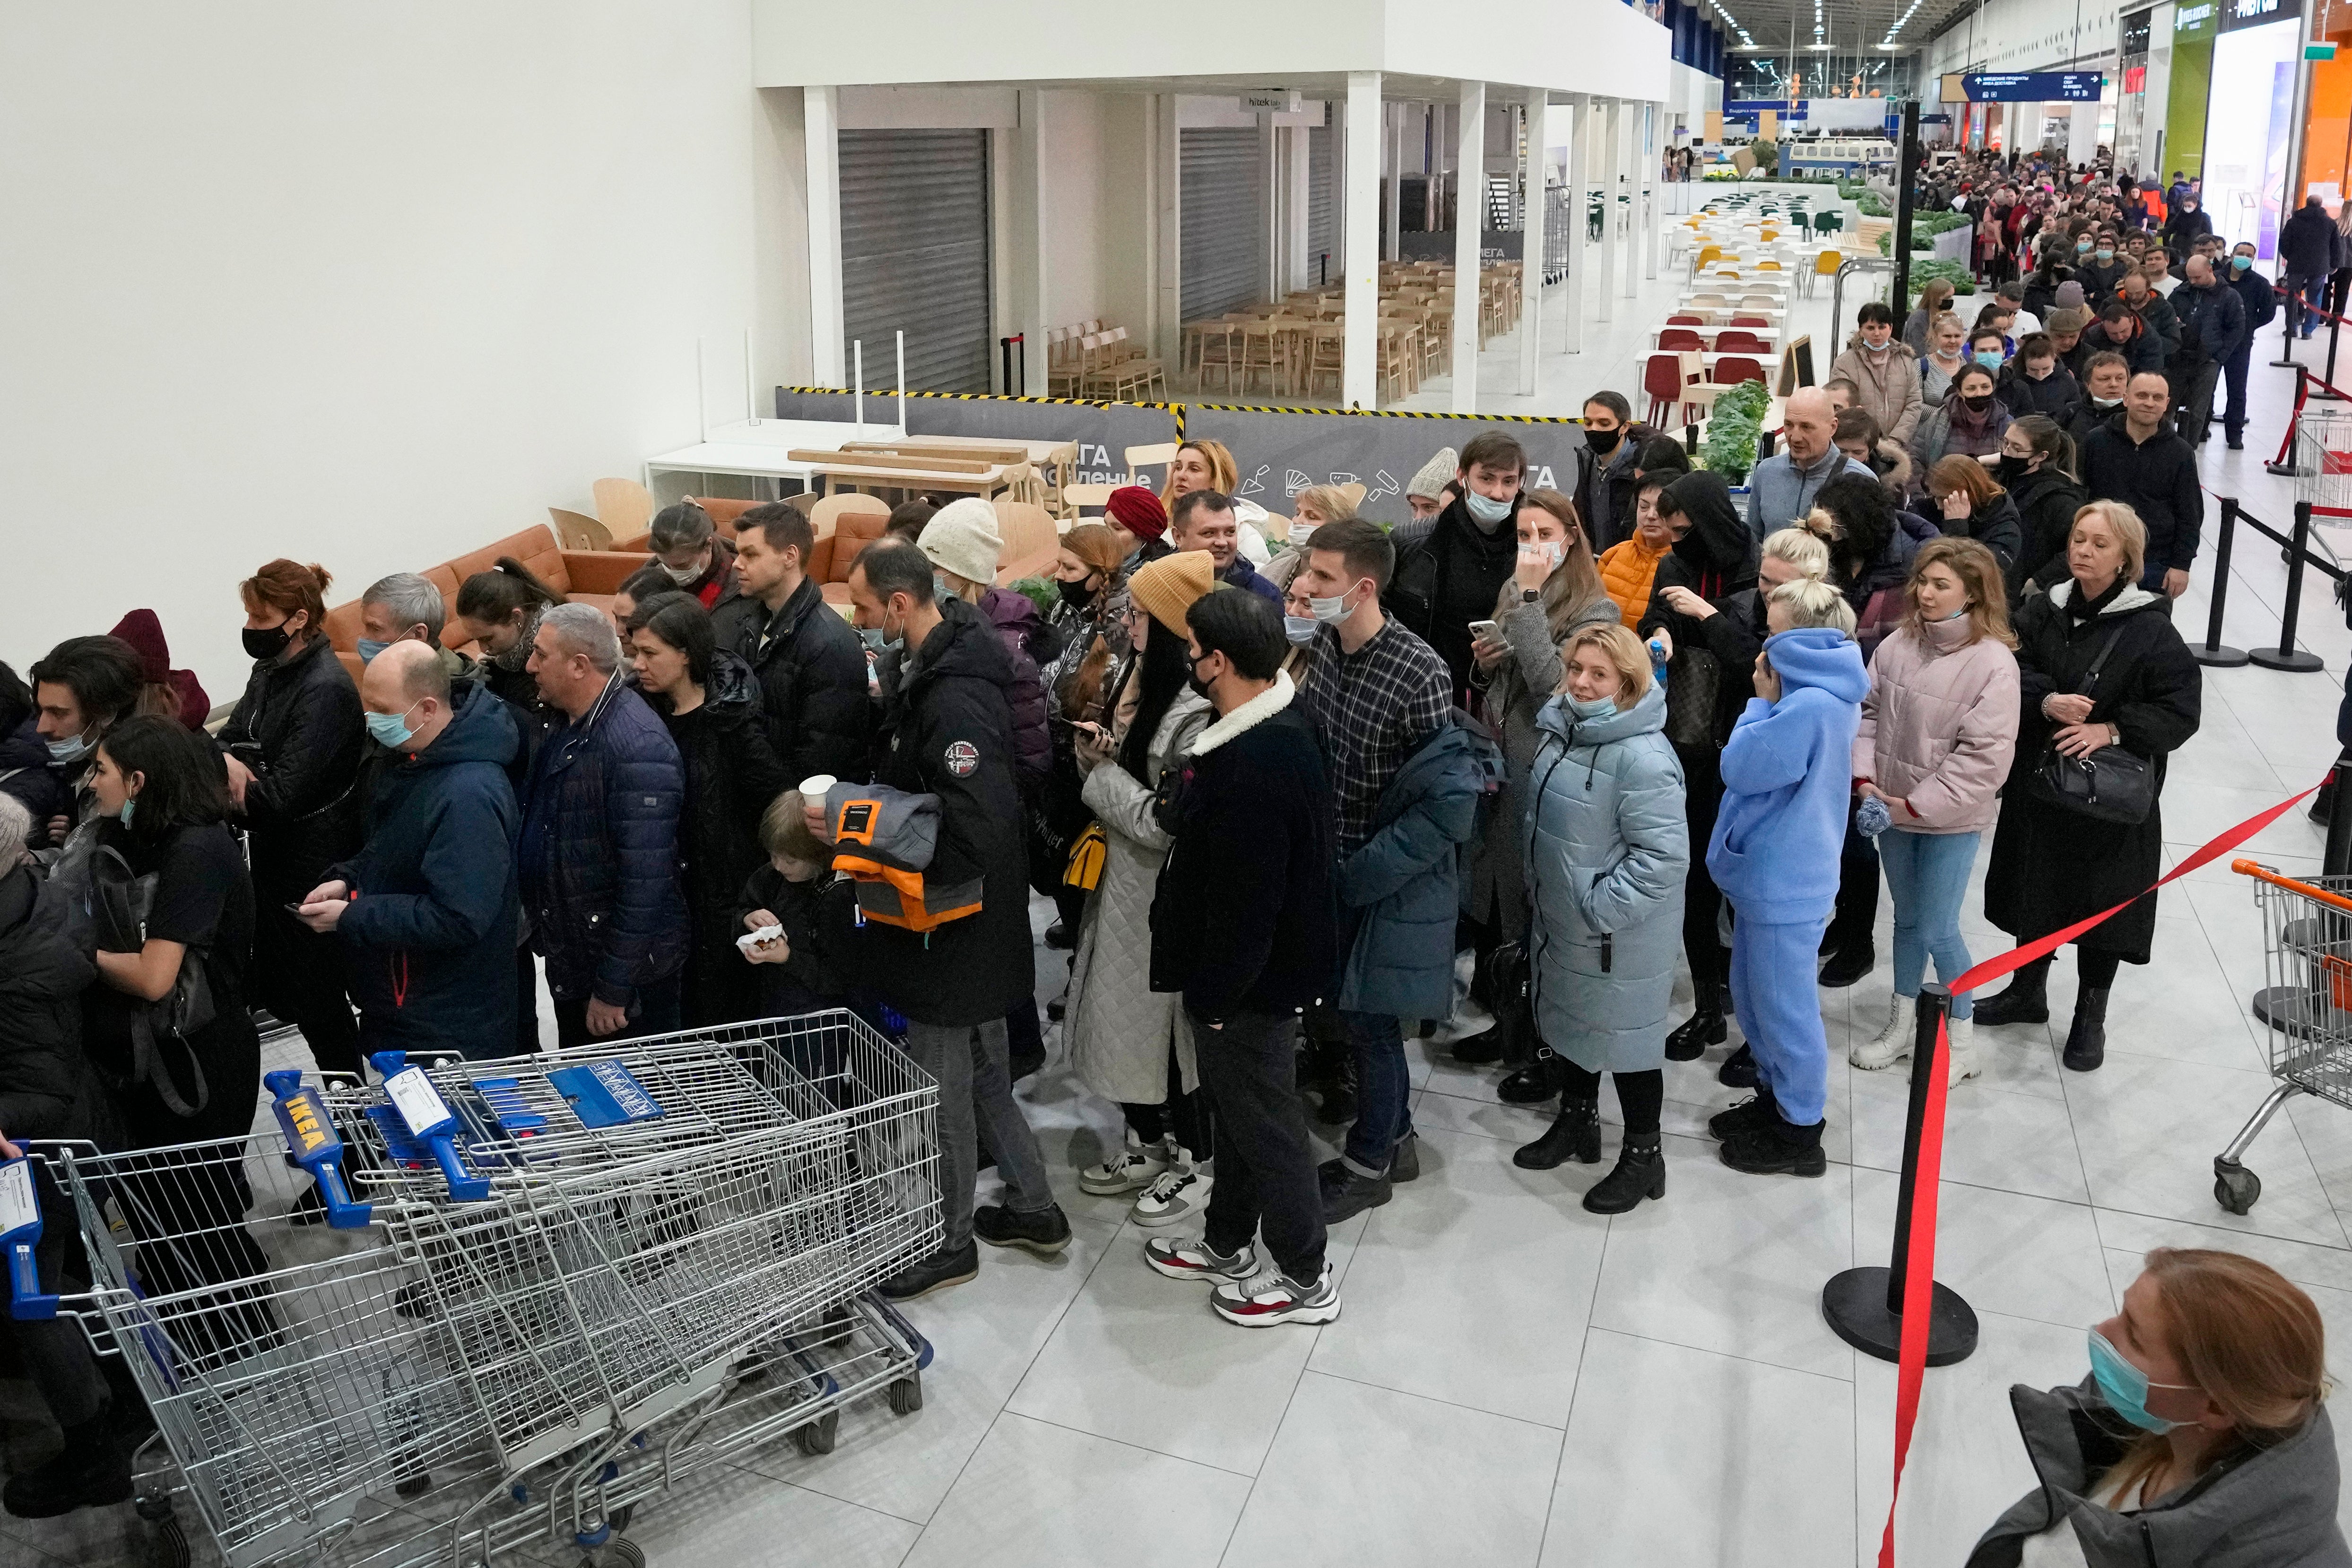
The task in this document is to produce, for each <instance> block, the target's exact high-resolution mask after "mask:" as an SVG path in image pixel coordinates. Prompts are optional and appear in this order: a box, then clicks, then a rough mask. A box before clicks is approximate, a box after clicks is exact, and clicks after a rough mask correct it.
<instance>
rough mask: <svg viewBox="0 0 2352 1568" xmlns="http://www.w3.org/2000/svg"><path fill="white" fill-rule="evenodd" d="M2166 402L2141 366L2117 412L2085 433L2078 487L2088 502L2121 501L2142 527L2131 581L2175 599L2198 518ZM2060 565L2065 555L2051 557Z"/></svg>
mask: <svg viewBox="0 0 2352 1568" xmlns="http://www.w3.org/2000/svg"><path fill="white" fill-rule="evenodd" d="M2171 402H2172V392H2171V389H2170V388H2169V387H2168V385H2166V383H2165V380H2164V378H2163V377H2162V376H2160V375H2158V374H2157V373H2156V372H2154V371H2141V372H2139V373H2138V374H2137V375H2135V376H2133V377H2132V379H2131V382H2130V384H2129V385H2128V386H2127V387H2126V389H2125V392H2124V417H2123V418H2122V419H2120V420H2118V421H2116V423H2113V424H2110V425H2107V426H2105V427H2104V428H2102V429H2099V430H2095V431H2093V432H2092V433H2091V439H2090V440H2089V441H2088V442H2086V443H2084V446H2083V488H2084V489H2085V490H2087V491H2088V492H2089V493H2090V497H2091V499H2093V500H2094V501H2122V502H2124V503H2126V505H2128V506H2129V507H2131V508H2132V510H2134V511H2136V512H2137V513H2138V514H2139V520H2140V521H2141V522H2142V523H2145V524H2146V525H2147V570H2145V571H2144V572H2142V573H2141V576H2140V583H2139V585H2140V586H2141V587H2142V588H2145V589H2147V590H2148V591H2151V592H2160V593H2163V594H2165V595H2166V596H2167V597H2168V598H2172V599H2178V598H2179V597H2180V595H2181V592H2182V591H2183V590H2185V589H2187V588H2188V586H2189V562H2190V561H2193V560H2195V559H2197V537H2198V534H2199V532H2200V529H2201V528H2203V527H2204V522H2205V495H2204V492H2203V491H2202V490H2201V489H2200V488H2199V487H2198V484H2197V453H2196V451H2195V449H2194V448H2192V447H2191V446H2190V445H2189V443H2187V442H2185V441H2183V440H2181V439H2180V437H2179V435H2178V434H2175V433H2174V431H2173V428H2172V422H2171V421H2169V420H2168V419H2167V418H2165V414H2166V413H2168V411H2169V409H2170V407H2171ZM2058 559H2059V562H2060V570H2063V562H2064V560H2065V557H2064V556H2063V555H2061V556H2060V557H2059V558H2058Z"/></svg>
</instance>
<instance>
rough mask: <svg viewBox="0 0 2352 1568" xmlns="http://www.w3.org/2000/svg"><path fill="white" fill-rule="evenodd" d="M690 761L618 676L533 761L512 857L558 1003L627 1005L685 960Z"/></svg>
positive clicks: (535, 945)
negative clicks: (684, 854) (682, 877)
mask: <svg viewBox="0 0 2352 1568" xmlns="http://www.w3.org/2000/svg"><path fill="white" fill-rule="evenodd" d="M685 802H686V771H685V769H684V768H682V767H681V766H680V765H679V763H678V759H677V743H676V742H674V741H672V740H671V739H670V737H669V731H668V729H667V728H666V727H664V726H663V724H662V721H661V718H660V716H658V715H656V713H655V712H654V710H653V709H651V708H650V707H647V706H646V702H645V699H644V698H643V697H640V696H639V695H637V694H636V693H635V691H634V690H632V689H631V688H629V687H628V686H625V685H622V684H621V680H620V677H619V675H618V674H614V678H613V681H612V683H611V684H610V685H607V686H605V688H604V695H602V696H600V697H598V698H597V699H596V703H595V706H593V707H591V708H590V709H589V710H588V711H587V713H586V714H584V715H583V716H581V718H580V719H579V720H578V721H577V722H575V723H572V724H569V725H566V726H565V727H563V728H562V729H559V730H557V731H556V732H555V733H554V734H553V735H551V736H550V737H547V739H546V740H545V741H544V742H542V743H541V746H540V748H539V755H538V756H537V757H536V758H533V759H532V762H531V769H530V791H529V793H528V795H527V796H526V798H525V800H524V802H523V818H522V846H521V850H520V854H519V856H518V859H519V861H520V872H521V875H522V895H523V907H524V908H525V909H527V910H529V911H530V923H531V931H530V946H531V950H532V951H533V952H535V953H538V954H540V955H541V956H543V957H545V958H546V960H547V988H548V991H549V993H550V994H551V995H552V996H553V997H554V998H556V999H557V1000H558V1001H583V1000H586V999H588V998H592V997H593V998H595V999H596V1000H598V1001H601V1002H604V1003H605V1004H606V1005H608V1006H611V1007H617V1008H626V1007H628V1006H630V1005H631V1004H633V1003H634V1002H635V1000H636V994H637V988H638V987H640V986H648V985H652V984H654V983H655V982H656V981H658V980H666V979H668V978H669V977H671V976H673V975H675V974H677V972H678V971H679V970H680V969H681V968H683V967H685V965H686V954H687V948H688V945H689V938H688V925H687V915H686V893H685V890H684V889H683V888H682V887H680V886H679V884H678V878H677V821H678V815H679V813H680V812H681V811H682V810H684V808H685Z"/></svg>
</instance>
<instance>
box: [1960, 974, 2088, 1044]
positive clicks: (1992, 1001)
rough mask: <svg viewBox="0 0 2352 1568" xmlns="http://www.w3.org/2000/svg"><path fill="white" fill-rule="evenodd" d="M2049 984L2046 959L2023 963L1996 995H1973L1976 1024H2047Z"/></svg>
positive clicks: (1982, 1026) (1995, 1025) (1997, 1026)
mask: <svg viewBox="0 0 2352 1568" xmlns="http://www.w3.org/2000/svg"><path fill="white" fill-rule="evenodd" d="M2049 984H2050V960H2049V959H2047V958H2043V959H2041V960H2040V961H2038V962H2036V963H2032V964H2028V965H2026V966H2025V967H2023V968H2021V969H2020V970H2018V971H2017V973H2016V974H2014V975H2012V976H2011V977H2010V980H2009V984H2008V985H2007V986H2005V987H2003V988H2002V989H2001V991H2000V994H1999V995H1997V996H1990V997H1979V998H1977V1008H1976V1013H1975V1015H1974V1016H1975V1018H1976V1020H1977V1027H1979V1029H1984V1028H1993V1029H1998V1028H2000V1026H2001V1025H2002V1024H2005V1023H2048V1022H2049V1021H2050V991H2049ZM2078 1016H2079V1015H2078Z"/></svg>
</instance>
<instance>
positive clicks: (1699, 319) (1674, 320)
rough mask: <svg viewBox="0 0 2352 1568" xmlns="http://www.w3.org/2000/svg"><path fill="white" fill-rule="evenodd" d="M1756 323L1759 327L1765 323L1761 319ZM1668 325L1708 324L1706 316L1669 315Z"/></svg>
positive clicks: (1692, 325) (1699, 325)
mask: <svg viewBox="0 0 2352 1568" xmlns="http://www.w3.org/2000/svg"><path fill="white" fill-rule="evenodd" d="M1754 324H1755V325H1756V326H1759V327H1760V326H1762V325H1763V323H1762V322H1761V321H1759V322H1756V323H1754ZM1666 325H1667V326H1669V327H1704V326H1706V317H1704V316H1669V317H1667V318H1666Z"/></svg>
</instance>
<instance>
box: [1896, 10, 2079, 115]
mask: <svg viewBox="0 0 2352 1568" xmlns="http://www.w3.org/2000/svg"><path fill="white" fill-rule="evenodd" d="M2120 9H2121V7H2120V6H2119V5H2117V4H2116V0H2082V5H2081V7H2080V9H2079V10H2078V9H2077V8H2076V7H2075V6H2074V5H2052V4H2051V3H2050V0H1986V3H1985V5H1984V6H1983V8H1982V9H1981V10H1979V12H1978V13H1977V14H1976V16H1975V17H1974V19H1973V21H1972V22H1971V21H1970V20H1968V19H1963V20H1962V21H1961V22H1960V24H1959V25H1958V26H1956V27H1954V28H1952V29H1951V30H1950V31H1949V32H1948V33H1946V34H1945V35H1944V36H1943V37H1939V38H1937V39H1936V40H1935V41H1934V42H1933V43H1932V44H1930V45H1929V46H1928V47H1927V69H1928V71H1929V72H1930V73H1940V72H1944V71H2038V70H2055V69H2057V68H2060V67H2062V66H2065V65H2068V64H2071V63H2073V62H2074V61H2076V60H2082V61H2085V62H2088V61H2089V60H2091V59H2092V58H2093V57H2096V56H2099V55H2105V56H2106V57H2109V59H2110V60H2112V59H2113V57H2114V56H2115V52H2116V43H2117V41H2118V35H2117V30H2116V16H2117V14H2118V12H2119V11H2120ZM1972 29H1973V30H1972ZM1931 95H1932V93H1931Z"/></svg>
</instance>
